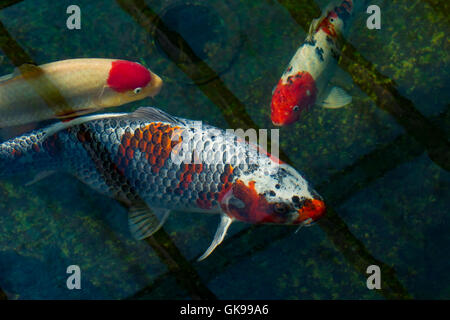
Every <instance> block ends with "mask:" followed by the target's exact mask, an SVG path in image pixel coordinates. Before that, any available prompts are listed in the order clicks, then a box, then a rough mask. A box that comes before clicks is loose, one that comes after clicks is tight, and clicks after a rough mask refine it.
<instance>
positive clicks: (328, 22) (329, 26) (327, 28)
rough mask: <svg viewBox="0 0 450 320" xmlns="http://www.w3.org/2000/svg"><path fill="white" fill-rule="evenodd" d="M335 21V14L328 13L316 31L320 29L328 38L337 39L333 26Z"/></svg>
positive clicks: (332, 12) (336, 16)
mask: <svg viewBox="0 0 450 320" xmlns="http://www.w3.org/2000/svg"><path fill="white" fill-rule="evenodd" d="M335 19H338V15H337V13H336V12H334V11H331V12H329V13H328V15H327V16H326V17H325V18H324V19H322V21H321V22H320V24H319V26H318V27H317V30H316V31H318V30H320V29H321V30H323V31H324V32H325V33H326V34H328V35H329V36H331V37H334V38H335V37H337V33H336V29H335V27H334V24H333V22H334V20H335Z"/></svg>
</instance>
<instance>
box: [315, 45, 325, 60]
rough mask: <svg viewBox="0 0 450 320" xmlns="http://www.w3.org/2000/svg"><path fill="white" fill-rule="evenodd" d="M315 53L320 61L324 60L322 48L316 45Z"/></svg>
mask: <svg viewBox="0 0 450 320" xmlns="http://www.w3.org/2000/svg"><path fill="white" fill-rule="evenodd" d="M316 54H317V55H318V56H319V59H320V61H324V59H323V49H322V48H319V47H316Z"/></svg>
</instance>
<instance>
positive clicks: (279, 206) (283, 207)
mask: <svg viewBox="0 0 450 320" xmlns="http://www.w3.org/2000/svg"><path fill="white" fill-rule="evenodd" d="M273 210H274V211H275V213H277V214H280V215H283V214H286V213H288V212H289V211H291V208H290V207H289V205H287V204H286V203H282V202H279V203H275V204H274V206H273Z"/></svg>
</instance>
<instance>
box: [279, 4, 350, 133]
mask: <svg viewBox="0 0 450 320" xmlns="http://www.w3.org/2000/svg"><path fill="white" fill-rule="evenodd" d="M353 9H354V7H353V1H352V0H344V1H341V2H340V4H339V5H336V6H335V5H330V6H329V7H328V9H326V10H325V11H324V13H323V14H322V16H321V17H320V18H318V19H314V20H313V22H312V24H311V25H310V28H309V32H308V36H307V38H306V40H305V41H304V42H303V44H302V45H301V46H300V47H299V48H298V50H297V52H296V53H295V55H294V57H293V58H292V60H291V61H290V62H289V65H288V67H287V68H286V70H285V71H284V73H283V75H282V77H281V79H280V81H279V82H278V84H277V86H276V87H275V88H274V90H273V92H272V102H271V119H272V123H273V124H274V125H276V126H283V125H288V124H291V123H294V122H295V121H297V120H298V119H299V118H300V115H301V113H302V112H304V111H307V110H309V109H310V108H311V107H312V106H314V105H316V104H317V105H321V106H323V107H325V108H331V109H334V108H340V107H343V106H345V105H347V104H349V103H350V102H351V101H352V98H351V96H349V95H348V94H347V93H346V92H345V91H344V90H343V89H341V88H338V87H331V86H329V80H330V78H331V76H332V75H333V72H334V69H335V68H336V65H337V61H338V59H339V56H340V51H341V46H342V41H341V37H342V35H343V33H344V31H345V30H346V29H347V26H348V24H349V20H350V17H351V14H352V11H353Z"/></svg>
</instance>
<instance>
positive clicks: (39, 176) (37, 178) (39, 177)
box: [25, 170, 56, 187]
mask: <svg viewBox="0 0 450 320" xmlns="http://www.w3.org/2000/svg"><path fill="white" fill-rule="evenodd" d="M55 172H56V171H53V170H49V171H42V172H39V173H38V174H37V175H36V176H35V177H34V179H33V180H31V181H28V182H27V183H26V184H25V187H29V186H31V185H33V184H35V183H36V182H39V181H41V180H43V179H45V178H47V177H49V176H51V175H52V174H54V173H55Z"/></svg>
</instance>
